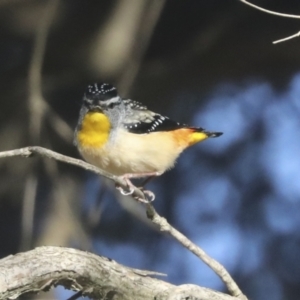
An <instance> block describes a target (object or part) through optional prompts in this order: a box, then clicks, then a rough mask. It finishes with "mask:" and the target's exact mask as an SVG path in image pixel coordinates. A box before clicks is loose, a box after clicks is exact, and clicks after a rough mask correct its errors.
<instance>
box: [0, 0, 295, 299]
mask: <svg viewBox="0 0 300 300" xmlns="http://www.w3.org/2000/svg"><path fill="white" fill-rule="evenodd" d="M253 3H255V4H257V5H260V6H262V7H265V8H268V9H271V10H276V11H280V12H285V13H290V14H299V15H300V2H299V1H297V0H289V1H284V0H273V1H267V0H255V2H254V1H253ZM299 30H300V21H299V20H297V19H286V18H279V17H275V16H271V15H268V14H264V13H262V12H259V11H257V10H254V9H252V8H250V7H248V6H246V5H244V4H242V3H240V2H239V1H238V0H202V1H199V0H186V1H181V0H172V1H171V0H168V1H167V0H114V1H112V0H110V1H108V0H107V1H96V0H94V1H92V0H87V1H80V0H60V1H58V0H51V1H41V0H39V1H31V0H27V1H20V0H10V1H8V0H0V41H1V42H0V103H1V109H0V141H1V149H0V150H1V151H4V150H10V149H14V148H19V147H24V146H29V145H40V146H44V147H48V148H49V149H52V150H54V151H58V152H61V153H63V154H66V155H70V156H73V157H79V155H78V153H77V150H76V149H75V147H74V146H73V145H72V138H73V130H74V128H75V126H76V122H77V118H78V113H79V109H80V105H81V98H82V95H83V92H84V90H85V86H86V85H87V84H88V83H90V82H102V81H105V82H111V83H114V84H116V85H117V86H118V89H119V91H120V94H121V95H123V96H126V97H130V98H133V99H135V100H138V101H141V102H143V103H145V104H146V105H148V107H150V108H151V109H153V110H156V111H159V112H161V113H163V114H165V115H168V116H170V117H171V118H173V119H175V120H177V121H180V122H185V123H189V124H192V125H194V126H202V127H205V128H207V129H209V130H216V131H223V132H224V135H223V136H222V137H220V138H218V139H213V140H209V141H205V142H204V143H201V144H199V145H196V146H194V147H192V148H191V149H189V150H187V151H186V152H185V153H184V154H183V155H182V156H181V158H180V159H179V161H178V163H177V165H176V168H174V169H173V170H171V171H170V172H168V173H166V174H164V175H163V176H161V177H160V178H158V179H156V180H154V181H153V182H151V183H150V184H149V188H150V189H152V190H153V191H155V193H156V200H155V207H156V208H157V210H158V211H159V212H160V214H162V215H163V216H165V217H166V218H167V219H168V220H169V221H170V223H171V224H172V225H174V226H175V227H176V228H178V229H179V230H181V231H182V232H183V233H184V234H186V235H187V236H188V237H189V238H191V239H192V240H193V241H194V242H195V243H197V244H198V245H199V246H201V247H202V248H203V249H204V250H205V251H207V252H208V254H210V255H211V256H212V257H214V258H215V259H217V260H218V261H219V262H221V263H222V264H224V265H225V267H226V268H227V269H228V270H229V272H230V273H231V274H232V275H233V277H234V278H235V279H236V280H237V282H238V284H239V285H240V287H241V289H242V290H243V291H244V293H245V294H246V295H247V296H248V297H249V299H253V300H266V299H272V300H283V299H289V300H293V299H295V300H296V299H297V300H298V299H299V297H300V131H299V128H300V100H299V97H300V73H299V71H300V67H299V66H300V64H299V62H300V56H299V45H300V40H299V39H294V40H291V41H289V42H286V43H282V44H278V45H273V44H272V41H274V40H277V39H280V38H283V37H286V36H288V35H291V34H294V33H296V32H297V31H299ZM0 172H1V181H0V239H1V247H0V255H1V257H4V256H6V255H9V254H13V253H16V252H18V251H24V250H28V249H31V248H33V247H35V246H37V245H61V246H71V247H76V248H80V249H85V250H90V251H93V252H95V253H99V254H101V255H105V256H109V257H110V258H112V259H114V260H117V261H118V262H120V263H123V264H125V265H128V266H132V267H135V268H140V269H151V270H155V271H158V272H165V273H167V274H168V280H169V281H170V282H172V283H175V284H183V283H195V284H199V285H202V286H206V287H210V288H214V289H219V290H223V289H224V287H223V285H222V284H221V282H220V281H219V279H218V278H217V277H216V275H214V274H213V272H212V271H210V270H209V269H208V268H207V267H206V266H205V265H204V264H203V263H202V262H200V261H198V259H196V258H195V257H194V256H193V255H192V254H191V253H189V252H188V251H187V250H186V249H184V248H182V247H181V246H179V245H178V244H177V243H176V242H175V241H173V240H171V239H170V238H168V237H166V236H164V235H162V234H160V233H159V232H157V231H156V230H155V229H154V228H153V227H152V226H151V224H149V222H148V221H147V220H146V218H145V211H144V209H143V207H141V206H140V205H138V204H136V203H134V202H132V201H131V200H130V199H126V198H122V197H121V196H120V195H119V194H118V193H116V191H115V190H114V187H113V186H112V185H111V183H109V182H107V181H105V180H102V179H101V180H99V178H97V177H96V176H94V175H93V174H90V173H88V172H85V171H83V170H81V169H78V168H75V167H72V166H68V165H63V164H58V163H56V162H55V161H49V160H42V159H40V158H38V157H36V158H31V159H24V158H10V159H2V160H0ZM67 295H70V294H68V293H67V292H65V291H64V290H62V289H59V288H58V289H56V290H55V291H54V292H53V291H52V292H49V293H48V294H44V295H39V296H38V297H37V298H43V299H45V298H47V297H48V298H49V299H54V298H57V299H66V298H67V297H68V296H67Z"/></svg>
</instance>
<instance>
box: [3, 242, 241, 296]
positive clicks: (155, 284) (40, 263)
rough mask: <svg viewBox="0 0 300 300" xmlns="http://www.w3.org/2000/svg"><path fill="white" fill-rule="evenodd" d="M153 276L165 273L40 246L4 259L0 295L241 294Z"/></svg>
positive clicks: (91, 255)
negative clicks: (60, 290) (57, 291)
mask: <svg viewBox="0 0 300 300" xmlns="http://www.w3.org/2000/svg"><path fill="white" fill-rule="evenodd" d="M153 275H154V276H159V275H162V274H161V273H156V272H152V271H143V270H138V269H132V268H128V267H125V266H122V265H120V264H118V263H117V262H115V261H113V260H111V259H108V258H106V257H102V256H97V255H95V254H92V253H88V252H84V251H80V250H75V249H70V248H62V247H52V246H48V247H39V248H36V249H34V250H31V251H28V252H24V253H18V254H16V255H10V256H8V257H6V258H3V259H1V260H0V300H2V299H3V300H4V299H16V298H17V297H19V296H21V295H23V294H25V293H28V292H34V293H38V292H41V291H48V290H49V289H50V288H52V287H54V286H57V285H62V286H64V287H65V288H67V289H71V290H74V291H82V294H83V295H85V296H89V297H91V298H94V299H115V297H116V298H118V299H125V300H129V299H135V300H150V299H152V300H153V299H157V300H167V299H187V298H189V299H202V300H211V299H215V300H234V299H236V298H233V297H231V296H229V295H226V294H223V293H219V292H215V291H212V290H210V289H207V288H201V287H199V286H196V285H182V286H174V285H171V284H169V283H167V282H164V281H161V280H158V279H155V278H151V277H149V276H153ZM174 296H175V298H174Z"/></svg>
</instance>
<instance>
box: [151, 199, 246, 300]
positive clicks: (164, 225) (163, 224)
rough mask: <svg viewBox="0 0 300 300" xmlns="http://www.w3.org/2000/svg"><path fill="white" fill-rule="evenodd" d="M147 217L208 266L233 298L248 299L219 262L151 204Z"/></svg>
mask: <svg viewBox="0 0 300 300" xmlns="http://www.w3.org/2000/svg"><path fill="white" fill-rule="evenodd" d="M147 216H148V218H149V219H150V220H151V221H152V222H153V223H154V224H156V225H158V226H159V229H160V231H163V232H167V233H168V234H170V235H171V236H172V237H173V238H175V239H176V240H177V241H178V242H179V243H180V244H181V245H183V246H184V247H185V248H187V249H188V250H190V251H191V252H192V253H194V254H195V255H196V256H197V257H199V258H200V259H201V260H202V261H203V262H204V263H205V264H207V265H208V266H209V267H210V268H211V269H212V270H213V271H214V272H215V273H216V274H217V275H218V276H219V277H220V278H221V280H222V281H223V282H224V284H225V285H226V287H227V288H228V290H229V292H230V293H231V295H232V296H234V297H237V298H238V299H244V300H246V299H247V297H246V296H245V295H244V294H243V293H242V291H241V290H240V289H239V287H238V285H237V284H236V283H235V281H234V280H233V278H232V277H231V276H230V274H229V273H228V271H227V270H226V269H225V268H224V267H223V266H222V265H221V264H220V263H219V262H217V261H216V260H214V259H213V258H211V257H209V256H208V255H207V254H206V253H205V252H204V251H203V250H202V249H201V248H199V247H198V246H197V245H196V244H194V243H193V242H192V241H191V240H189V239H188V238H187V237H186V236H184V235H183V234H182V233H181V232H179V231H178V230H176V229H175V228H174V227H172V226H171V225H170V224H169V223H168V221H167V220H166V219H165V218H163V217H161V216H160V215H159V214H158V213H157V212H156V210H155V208H154V207H153V205H152V204H151V203H148V204H147Z"/></svg>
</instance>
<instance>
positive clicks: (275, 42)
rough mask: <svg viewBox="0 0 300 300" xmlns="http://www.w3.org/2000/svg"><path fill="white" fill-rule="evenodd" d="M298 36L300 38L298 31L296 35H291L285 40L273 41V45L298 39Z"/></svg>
mask: <svg viewBox="0 0 300 300" xmlns="http://www.w3.org/2000/svg"><path fill="white" fill-rule="evenodd" d="M299 36H300V31H299V32H297V33H295V34H293V35H291V36H288V37H286V38H283V39H280V40H277V41H274V42H273V44H278V43H281V42H285V41H288V40H291V39H293V38H296V37H299Z"/></svg>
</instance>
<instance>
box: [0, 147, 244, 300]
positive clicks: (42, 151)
mask: <svg viewBox="0 0 300 300" xmlns="http://www.w3.org/2000/svg"><path fill="white" fill-rule="evenodd" d="M33 154H39V155H41V156H43V157H47V158H52V159H55V160H58V161H61V162H65V163H68V164H72V165H75V166H78V167H81V168H84V169H86V170H89V171H92V172H94V173H96V174H98V175H101V176H104V177H106V178H108V179H111V180H113V181H114V182H115V183H116V184H118V185H119V186H121V187H123V188H125V189H126V188H127V184H126V182H125V180H123V179H121V178H120V177H118V176H115V175H112V174H109V173H107V172H105V171H103V170H101V169H99V168H97V167H95V166H93V165H91V164H89V163H86V162H84V161H82V160H80V159H75V158H72V157H69V156H65V155H62V154H59V153H57V152H54V151H51V150H49V149H46V148H43V147H39V146H31V147H26V148H21V149H15V150H10V151H3V152H0V158H3V157H13V156H23V157H29V156H31V155H33ZM131 196H132V197H133V198H141V197H142V198H144V197H145V196H144V194H143V192H142V190H140V189H139V188H136V187H134V192H133V194H132V195H131ZM146 208H147V216H148V218H149V219H150V220H151V221H152V222H153V223H154V224H156V225H158V226H159V228H160V230H161V231H165V232H167V233H169V234H170V235H171V236H172V237H173V238H175V239H176V240H177V241H178V242H179V243H180V244H182V245H183V246H184V247H186V248H187V249H188V250H190V251H191V252H192V253H194V254H195V255H196V256H197V257H199V258H200V259H201V260H202V261H203V262H204V263H205V264H207V265H208V266H209V267H210V268H211V269H212V270H213V271H214V272H215V273H216V274H217V275H218V276H219V277H220V279H221V280H222V281H223V282H224V284H225V285H226V287H227V288H228V290H229V292H230V293H231V294H232V295H233V296H234V297H236V298H238V299H242V300H246V299H247V298H246V296H245V295H244V294H243V293H242V292H241V290H240V289H239V287H238V286H237V284H236V283H235V281H234V280H233V278H232V277H231V276H230V275H229V273H228V272H227V270H226V269H225V268H224V267H223V266H222V265H221V264H220V263H218V262H217V261H215V260H214V259H212V258H211V257H209V256H208V255H207V254H206V253H205V252H204V251H203V250H202V249H201V248H199V247H198V246H197V245H195V244H194V243H193V242H192V241H190V240H189V239H188V238H187V237H185V236H184V235H183V234H182V233H180V232H179V231H177V230H176V229H175V228H173V227H172V226H171V225H170V224H169V223H168V222H167V220H166V219H165V218H162V217H161V216H160V215H159V214H158V213H157V212H156V211H155V209H154V207H153V206H152V205H151V203H148V204H146ZM0 286H1V280H0ZM0 299H1V298H0ZM122 299H123V298H122ZM124 299H125V298H124ZM137 299H138V298H137ZM157 299H160V298H157ZM161 299H168V298H161ZM170 299H172V298H170ZM201 299H202V298H201ZM203 299H204V298H203ZM216 299H217V298H216Z"/></svg>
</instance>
